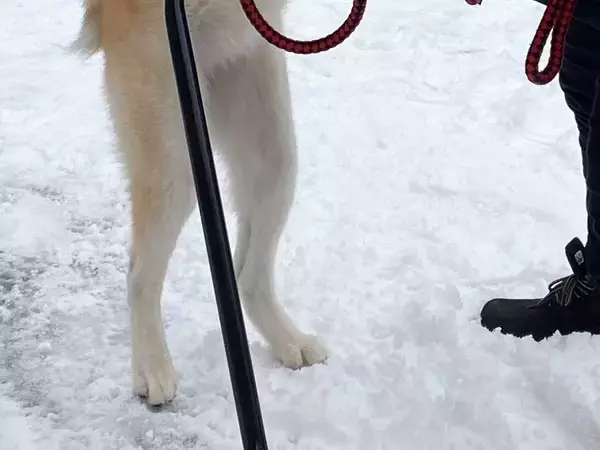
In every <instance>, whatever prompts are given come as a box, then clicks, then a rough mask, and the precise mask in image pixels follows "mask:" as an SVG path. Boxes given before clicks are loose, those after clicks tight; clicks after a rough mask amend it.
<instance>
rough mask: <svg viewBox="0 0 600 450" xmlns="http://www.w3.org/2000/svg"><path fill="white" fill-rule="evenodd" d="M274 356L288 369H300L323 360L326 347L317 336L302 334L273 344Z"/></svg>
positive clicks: (325, 356) (325, 355) (325, 354)
mask: <svg viewBox="0 0 600 450" xmlns="http://www.w3.org/2000/svg"><path fill="white" fill-rule="evenodd" d="M272 347H273V351H274V353H275V356H276V357H277V358H278V359H279V360H280V361H281V362H282V363H283V365H284V366H285V367H287V368H288V369H300V368H301V367H307V366H312V365H314V364H319V363H322V362H325V360H326V359H327V349H326V348H325V346H324V345H323V344H322V343H321V341H320V340H319V338H318V337H316V336H312V335H308V334H303V335H300V336H299V337H298V338H297V339H296V340H294V341H291V342H286V343H281V344H278V345H273V346H272Z"/></svg>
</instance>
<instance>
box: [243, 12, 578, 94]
mask: <svg viewBox="0 0 600 450" xmlns="http://www.w3.org/2000/svg"><path fill="white" fill-rule="evenodd" d="M465 1H466V2H467V3H468V4H470V5H480V4H481V2H482V0H465ZM240 3H241V5H242V9H243V10H244V13H245V14H246V17H248V20H249V21H250V23H251V24H252V25H253V26H254V28H255V29H256V31H258V33H259V34H260V35H261V36H262V37H263V38H265V39H266V40H267V41H268V42H269V43H271V44H272V45H274V46H275V47H278V48H280V49H282V50H285V51H288V52H291V53H299V54H303V55H306V54H309V53H320V52H324V51H327V50H330V49H332V48H333V47H336V46H338V45H339V44H341V43H342V42H343V41H345V40H346V39H347V38H348V37H349V36H350V35H351V34H352V33H353V32H354V30H356V27H357V26H358V24H359V23H360V21H361V20H362V18H363V15H364V13H365V8H366V6H367V0H353V2H352V10H351V11H350V15H349V16H348V18H347V19H346V20H345V21H344V23H343V24H342V25H340V27H339V28H338V29H337V30H335V31H334V32H333V33H331V34H329V35H327V36H325V37H323V38H321V39H315V40H312V41H298V40H295V39H291V38H288V37H287V36H284V35H282V34H281V33H279V32H278V31H277V30H275V29H274V28H273V27H272V26H271V25H269V23H268V22H267V21H266V20H265V18H264V17H263V16H262V14H261V13H260V11H259V10H258V8H257V7H256V3H255V2H254V0H240ZM575 3H576V0H549V1H548V6H546V10H545V11H544V15H543V16H542V19H541V21H540V24H539V26H538V28H537V30H536V32H535V35H534V37H533V41H532V42H531V45H530V46H529V51H528V52H527V57H526V59H525V75H527V79H528V80H529V81H531V82H532V83H534V84H539V85H542V84H548V83H550V82H551V81H552V80H553V79H554V78H555V77H556V75H558V72H559V71H560V66H561V64H562V59H563V54H564V46H565V38H566V35H567V29H568V27H569V23H571V19H572V18H573V11H574V9H575ZM550 33H552V40H551V44H550V57H549V59H548V64H547V65H546V68H545V69H543V70H541V71H540V69H539V66H540V60H541V58H542V53H543V51H544V47H545V45H546V43H547V41H548V38H549V37H550Z"/></svg>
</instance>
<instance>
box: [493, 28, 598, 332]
mask: <svg viewBox="0 0 600 450" xmlns="http://www.w3.org/2000/svg"><path fill="white" fill-rule="evenodd" d="M599 75H600V30H599V29H597V28H594V27H592V26H590V25H589V24H587V23H585V22H581V21H579V20H574V21H573V22H572V24H571V26H570V27H569V32H568V35H567V43H566V46H565V57H564V61H563V66H562V68H561V72H560V86H561V88H562V90H563V92H564V95H565V100H566V103H567V105H568V107H569V108H570V109H571V110H572V111H573V113H574V115H575V120H576V123H577V128H578V130H579V144H580V147H581V151H582V163H583V174H584V178H585V181H586V186H587V196H586V209H587V214H588V236H587V244H586V245H585V246H584V245H583V244H582V243H581V242H580V241H579V240H578V239H573V240H572V241H571V242H570V243H569V244H568V245H567V247H566V254H567V258H568V260H569V263H570V265H571V267H572V269H573V274H572V275H569V276H567V277H564V278H561V279H559V280H556V281H555V282H553V283H552V284H551V285H550V287H549V292H548V294H547V295H546V296H545V297H544V298H542V299H540V298H538V299H520V300H516V299H494V300H490V301H489V302H487V303H486V304H485V306H484V307H483V309H482V311H481V323H482V325H483V326H485V327H486V328H488V329H490V330H494V329H497V328H500V330H501V331H502V332H503V333H507V334H512V335H515V336H519V337H523V336H532V337H534V338H535V339H536V340H539V339H543V338H546V337H549V336H551V335H553V334H554V333H555V332H557V331H559V332H560V333H561V334H569V333H572V332H575V331H581V332H585V331H587V332H591V333H594V334H597V333H600V83H599V82H598V79H599Z"/></svg>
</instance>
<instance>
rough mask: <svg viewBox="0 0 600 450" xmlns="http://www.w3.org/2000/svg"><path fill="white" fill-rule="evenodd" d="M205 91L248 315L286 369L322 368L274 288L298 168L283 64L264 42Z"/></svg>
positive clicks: (314, 342)
mask: <svg viewBox="0 0 600 450" xmlns="http://www.w3.org/2000/svg"><path fill="white" fill-rule="evenodd" d="M209 91H210V95H209V98H210V100H209V105H210V113H211V118H212V122H211V128H212V130H211V131H213V130H214V131H215V137H216V138H217V140H218V142H219V143H220V144H221V147H222V151H223V154H224V159H225V160H226V162H227V164H228V167H229V171H230V175H231V185H232V188H233V201H234V203H235V207H236V210H237V214H238V232H237V248H236V251H235V256H234V263H235V269H236V272H237V277H238V281H239V287H240V295H241V297H242V299H243V303H244V307H245V310H246V312H247V313H248V316H249V317H250V320H251V321H252V322H253V323H254V325H255V326H256V327H257V328H258V330H259V331H260V332H261V334H262V335H263V336H264V337H265V339H266V340H267V341H268V343H269V344H270V346H271V347H272V349H273V351H274V353H275V355H276V356H277V357H278V358H279V359H280V360H281V361H282V362H283V364H284V365H285V366H286V367H289V368H298V367H301V366H305V365H312V364H315V363H319V362H322V361H324V360H325V358H326V356H327V353H326V350H325V348H324V347H323V346H322V345H321V343H320V342H319V340H318V339H317V338H316V337H314V336H310V335H306V334H304V333H302V332H301V331H300V330H298V328H297V327H296V326H295V325H294V323H293V321H292V320H291V319H290V317H289V316H288V315H287V313H286V312H285V311H284V309H283V307H282V306H281V304H280V303H279V301H278V300H277V298H276V294H275V290H274V265H275V259H276V253H277V246H278V243H279V240H280V237H281V233H282V232H283V229H284V227H285V224H286V221H287V218H288V214H289V210H290V207H291V204H292V202H293V198H294V190H295V183H296V166H297V161H296V142H295V135H294V129H293V121H292V111H291V105H290V98H289V87H288V79H287V73H286V63H285V59H284V57H283V55H281V53H280V52H279V51H277V50H274V49H272V48H270V47H268V46H267V44H262V43H261V44H260V45H259V47H258V48H257V49H256V50H255V52H253V53H252V54H249V55H247V56H244V57H242V58H240V59H238V60H237V61H234V62H232V63H229V64H228V65H227V66H225V67H223V68H220V69H219V70H217V71H216V72H215V73H213V76H212V77H210V90H209Z"/></svg>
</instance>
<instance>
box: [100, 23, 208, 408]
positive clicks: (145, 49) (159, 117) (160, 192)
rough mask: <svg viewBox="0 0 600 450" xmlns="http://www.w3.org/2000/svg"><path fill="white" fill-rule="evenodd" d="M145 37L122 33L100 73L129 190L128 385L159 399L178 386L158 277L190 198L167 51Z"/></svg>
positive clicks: (150, 400)
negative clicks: (126, 36)
mask: <svg viewBox="0 0 600 450" xmlns="http://www.w3.org/2000/svg"><path fill="white" fill-rule="evenodd" d="M157 17H161V16H159V15H158V14H157ZM132 35H133V33H132ZM150 37H151V36H150ZM150 37H149V38H147V39H144V38H146V36H144V35H142V36H141V37H140V38H139V41H136V40H134V38H131V41H126V40H124V41H123V42H122V43H120V45H119V46H118V47H115V48H110V49H109V50H107V51H105V53H106V72H105V79H106V92H107V96H108V100H109V105H110V111H111V116H112V119H113V122H114V124H115V129H116V132H117V136H118V140H119V150H120V154H121V157H122V159H123V161H124V163H125V171H126V174H127V176H128V181H129V188H130V192H131V194H130V195H131V213H132V224H131V226H132V237H131V247H130V268H129V273H128V280H127V282H128V286H127V288H128V303H129V309H130V319H131V345H132V355H131V357H132V361H131V363H132V378H133V391H134V393H136V394H138V395H140V396H142V397H147V402H148V403H149V404H151V405H160V404H163V403H167V402H169V401H170V400H172V399H173V397H174V396H175V390H176V380H175V373H174V370H173V366H172V363H171V357H170V354H169V349H168V347H167V343H166V340H165V331H164V325H163V320H162V316H161V296H162V290H163V282H164V279H165V275H166V272H167V268H168V264H169V260H170V258H171V254H172V252H173V250H174V248H175V244H176V241H177V239H178V236H179V234H180V232H181V229H182V227H183V225H184V223H185V221H186V220H187V218H188V217H189V215H190V213H191V211H192V210H193V208H194V206H195V204H196V199H195V195H194V185H193V179H192V175H191V170H190V163H189V156H188V154H187V150H186V145H185V140H184V134H183V126H182V124H181V113H180V110H179V105H178V103H177V96H176V90H175V85H174V83H173V77H172V73H171V72H170V65H169V60H168V53H167V52H166V49H165V48H164V47H159V46H154V47H151V46H150V44H149V42H152V41H151V40H150ZM136 39H137V38H136ZM155 39H156V38H155Z"/></svg>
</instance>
